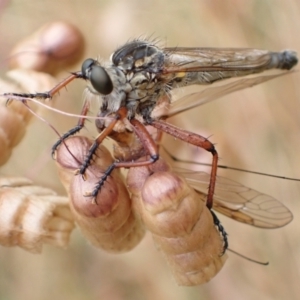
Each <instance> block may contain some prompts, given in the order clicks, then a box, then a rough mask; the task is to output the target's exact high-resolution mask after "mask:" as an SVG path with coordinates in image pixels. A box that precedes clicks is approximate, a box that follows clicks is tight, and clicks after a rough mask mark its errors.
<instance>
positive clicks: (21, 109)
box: [0, 70, 55, 165]
mask: <svg viewBox="0 0 300 300" xmlns="http://www.w3.org/2000/svg"><path fill="white" fill-rule="evenodd" d="M7 76H8V77H9V78H10V79H11V80H13V81H14V83H10V82H8V81H4V80H0V93H1V94H2V93H5V92H7V91H9V90H14V91H16V92H28V91H29V92H32V91H36V90H39V89H42V90H47V89H50V88H51V87H53V85H55V80H54V79H53V78H52V77H51V76H50V75H48V74H44V73H38V72H35V71H30V70H13V71H10V72H8V73H7ZM28 104H29V105H30V109H31V110H33V111H36V110H37V105H33V104H32V103H28ZM31 117H32V113H31V112H30V110H29V109H28V108H27V107H26V106H25V105H24V104H23V103H22V102H21V101H17V100H15V101H10V102H8V103H7V99H4V98H1V99H0V165H3V164H4V163H6V161H7V160H8V158H9V157H10V155H11V152H12V149H13V148H14V147H15V146H16V145H17V144H18V143H19V142H20V141H21V139H22V138H23V136H24V134H25V131H26V127H27V125H28V122H29V120H30V119H31Z"/></svg>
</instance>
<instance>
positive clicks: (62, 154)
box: [56, 137, 145, 253]
mask: <svg viewBox="0 0 300 300" xmlns="http://www.w3.org/2000/svg"><path fill="white" fill-rule="evenodd" d="M91 145H92V141H91V140H89V139H87V138H85V137H71V138H69V139H67V140H66V141H65V143H63V144H61V146H60V147H59V148H58V150H57V152H56V160H57V165H58V170H59V176H60V178H61V181H62V183H63V184H64V186H65V188H66V189H67V191H68V194H69V197H70V205H71V210H72V212H73V214H74V217H75V220H76V223H77V225H78V226H79V227H80V229H81V231H82V233H83V234H84V236H85V237H86V238H87V239H88V240H89V241H90V242H91V243H92V244H93V245H94V246H96V247H99V248H102V249H104V250H106V251H109V252H114V253H118V252H125V251H129V250H131V249H132V248H134V247H135V246H136V245H137V244H138V243H139V242H140V241H141V239H142V237H143V236H144V233H145V232H144V229H143V227H142V226H141V223H140V221H139V220H137V219H136V218H135V216H134V214H133V211H132V208H131V206H132V205H131V199H130V197H129V194H128V191H127V188H126V186H125V184H124V182H123V178H122V176H121V173H120V171H119V170H118V169H115V170H114V171H113V172H112V174H111V175H110V176H109V177H108V178H107V180H106V181H105V182H104V184H103V186H102V188H101V189H100V191H99V192H98V194H97V196H96V198H95V199H93V198H92V197H91V196H89V193H90V192H92V191H93V190H94V188H95V186H96V184H97V182H99V180H100V178H101V176H103V175H104V171H105V170H106V169H107V168H108V167H109V166H110V165H111V164H112V162H113V159H112V157H111V155H110V153H109V151H108V150H107V149H106V148H105V147H104V146H102V145H100V146H99V147H98V149H97V150H96V154H95V155H94V157H93V161H92V162H91V165H90V166H89V167H88V168H87V170H86V172H85V175H84V178H83V176H82V175H77V176H75V175H74V172H76V170H77V169H78V168H79V167H80V166H81V164H82V162H83V161H84V159H85V157H86V155H87V153H88V150H89V148H90V147H91ZM66 146H67V147H68V149H69V150H68V149H67V148H66Z"/></svg>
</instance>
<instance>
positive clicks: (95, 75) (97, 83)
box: [90, 65, 113, 95]
mask: <svg viewBox="0 0 300 300" xmlns="http://www.w3.org/2000/svg"><path fill="white" fill-rule="evenodd" d="M90 81H91V83H92V85H93V87H94V89H95V90H96V91H97V92H99V93H100V94H102V95H108V94H110V93H111V92H112V90H113V84H112V81H111V79H110V77H109V76H108V74H107V72H106V71H105V69H104V68H102V67H101V66H98V65H94V66H92V68H91V73H90Z"/></svg>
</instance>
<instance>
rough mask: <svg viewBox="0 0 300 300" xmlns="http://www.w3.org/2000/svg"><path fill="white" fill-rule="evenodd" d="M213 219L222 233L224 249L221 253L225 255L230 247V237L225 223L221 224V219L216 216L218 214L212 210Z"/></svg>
mask: <svg viewBox="0 0 300 300" xmlns="http://www.w3.org/2000/svg"><path fill="white" fill-rule="evenodd" d="M210 212H211V214H212V217H213V220H214V224H215V226H216V227H217V229H218V231H219V233H220V235H221V236H222V238H223V251H222V253H221V255H223V254H224V253H225V251H226V250H227V249H228V238H227V232H226V231H225V228H224V227H223V225H222V224H221V222H220V220H219V219H218V217H217V216H216V214H215V213H214V212H213V211H212V210H210Z"/></svg>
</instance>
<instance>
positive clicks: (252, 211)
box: [174, 168, 293, 228]
mask: <svg viewBox="0 0 300 300" xmlns="http://www.w3.org/2000/svg"><path fill="white" fill-rule="evenodd" d="M174 170H175V171H176V172H177V173H179V174H180V175H182V176H184V178H185V179H186V181H187V182H188V184H189V185H190V186H191V187H192V188H194V189H195V190H196V191H198V192H199V195H200V198H201V199H202V200H203V201H206V194H207V190H208V189H207V187H208V184H209V179H210V175H209V174H207V173H204V172H198V171H189V170H185V169H181V168H174ZM213 208H214V209H215V210H216V211H218V212H220V213H222V214H224V215H226V216H228V217H230V218H232V219H234V220H236V221H239V222H242V223H246V224H249V225H252V226H255V227H260V228H278V227H282V226H284V225H286V224H288V223H289V222H291V221H292V219H293V215H292V213H291V212H290V211H289V210H288V209H287V208H286V207H285V206H284V205H283V204H282V203H281V202H279V201H278V200H276V199H274V198H273V197H271V196H269V195H265V194H262V193H260V192H258V191H255V190H253V189H251V188H249V187H246V186H244V185H242V184H240V183H237V182H235V181H232V180H230V179H228V178H224V177H217V183H216V188H215V194H214V205H213Z"/></svg>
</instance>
